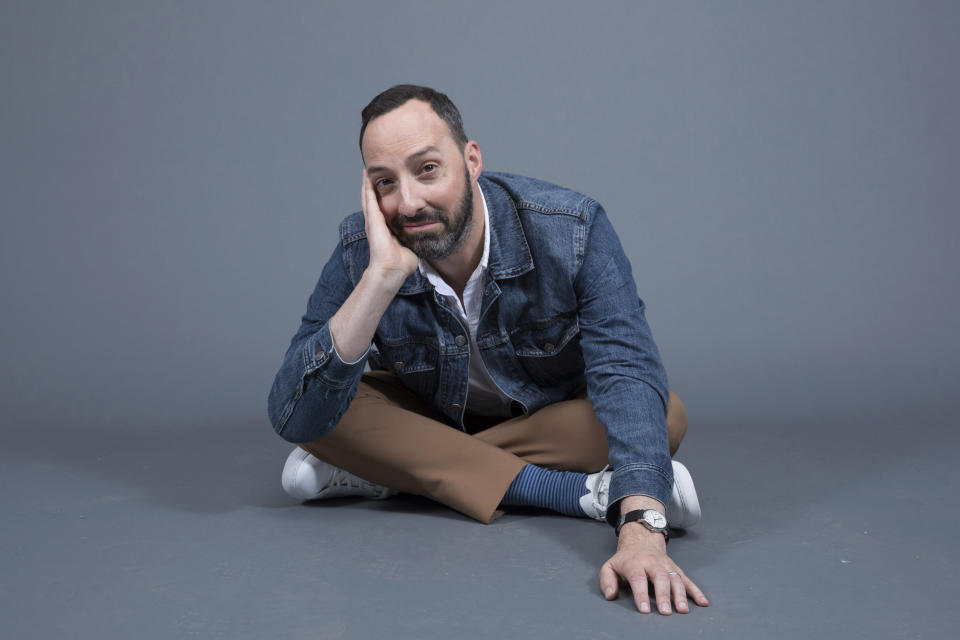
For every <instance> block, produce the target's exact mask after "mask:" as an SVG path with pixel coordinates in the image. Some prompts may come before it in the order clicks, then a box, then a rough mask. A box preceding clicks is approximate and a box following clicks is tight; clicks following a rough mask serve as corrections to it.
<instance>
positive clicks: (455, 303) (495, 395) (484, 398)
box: [419, 184, 511, 417]
mask: <svg viewBox="0 0 960 640" xmlns="http://www.w3.org/2000/svg"><path fill="white" fill-rule="evenodd" d="M477 190H478V191H480V199H481V200H483V256H482V257H481V258H480V264H478V265H477V268H476V269H474V270H473V273H472V274H471V275H470V279H469V280H467V285H466V286H465V287H464V289H463V303H462V304H461V302H460V298H459V297H458V296H457V293H456V292H455V291H454V290H453V287H451V286H450V285H449V284H447V283H446V281H445V280H444V279H443V276H441V275H440V274H439V273H437V271H436V270H435V269H434V268H433V267H432V266H431V265H430V263H429V262H427V261H425V260H420V264H419V268H420V273H422V274H423V275H424V276H426V277H427V280H429V281H430V284H432V285H433V287H434V289H436V291H437V293H439V294H440V295H441V296H443V297H444V298H445V299H446V300H447V302H449V303H450V306H451V307H452V308H453V309H454V311H455V312H456V313H457V317H458V318H459V319H460V322H462V323H463V326H465V327H467V330H468V332H469V333H470V371H469V379H468V380H467V411H469V412H470V413H474V414H478V415H489V416H505V417H507V416H510V402H511V399H510V398H509V397H508V396H506V395H505V394H504V393H503V392H502V391H501V390H500V387H498V386H497V383H496V382H494V381H493V379H492V378H491V377H490V373H489V372H488V371H487V367H486V365H485V364H484V363H483V359H482V358H481V357H480V349H479V347H477V325H478V324H480V306H481V304H482V303H483V288H484V284H485V276H486V274H487V260H488V258H489V256H490V211H489V210H488V209H487V199H486V198H485V197H484V196H483V190H482V189H480V185H479V184H477Z"/></svg>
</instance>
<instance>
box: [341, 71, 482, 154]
mask: <svg viewBox="0 0 960 640" xmlns="http://www.w3.org/2000/svg"><path fill="white" fill-rule="evenodd" d="M410 100H422V101H423V102H426V103H427V104H429V105H430V106H431V107H432V108H433V112H434V113H436V114H437V115H438V116H440V119H441V120H443V121H444V122H446V123H447V128H449V129H450V135H452V136H453V139H454V140H455V141H456V143H457V146H459V147H460V148H461V149H463V147H464V145H465V144H467V142H468V139H467V134H466V133H465V132H464V131H463V119H462V118H461V117H460V111H459V110H458V109H457V106H456V105H455V104H453V102H452V101H451V100H450V98H448V97H447V96H446V94H443V93H440V92H439V91H436V90H434V89H431V88H430V87H421V86H419V85H415V84H398V85H396V86H393V87H390V88H389V89H387V90H386V91H384V92H383V93H381V94H380V95H378V96H377V97H376V98H374V99H373V100H371V101H370V104H368V105H367V106H365V107H364V108H363V111H362V112H361V113H360V117H361V119H362V123H361V125H360V148H361V150H362V149H363V132H364V131H366V130H367V125H368V124H370V121H371V120H373V119H374V118H379V117H380V116H382V115H384V114H387V113H390V112H391V111H393V110H394V109H396V108H398V107H401V106H403V105H405V104H406V103H407V102H409V101H410Z"/></svg>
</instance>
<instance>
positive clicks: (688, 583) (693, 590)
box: [680, 573, 710, 607]
mask: <svg viewBox="0 0 960 640" xmlns="http://www.w3.org/2000/svg"><path fill="white" fill-rule="evenodd" d="M680 576H681V577H682V578H683V586H684V587H686V589H687V593H688V594H690V597H691V598H693V601H694V602H696V603H697V604H698V605H700V606H701V607H707V606H710V601H709V600H707V596H705V595H703V591H701V590H700V587H698V586H697V585H696V583H694V581H693V580H691V579H690V578H688V577H687V576H685V575H683V573H681V574H680Z"/></svg>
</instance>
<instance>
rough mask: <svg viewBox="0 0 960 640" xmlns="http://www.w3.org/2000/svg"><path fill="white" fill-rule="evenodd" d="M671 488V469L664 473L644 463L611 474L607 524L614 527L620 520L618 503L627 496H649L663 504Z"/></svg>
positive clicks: (666, 500)
mask: <svg viewBox="0 0 960 640" xmlns="http://www.w3.org/2000/svg"><path fill="white" fill-rule="evenodd" d="M672 488H673V469H670V470H669V472H665V471H664V470H663V469H661V468H660V467H657V466H655V465H652V464H647V463H644V462H638V463H634V464H628V465H624V466H622V467H620V468H619V469H617V470H615V471H614V472H613V477H611V478H610V493H609V501H608V503H607V522H608V523H609V524H610V526H612V527H615V526H616V525H617V520H618V519H619V518H620V501H621V500H623V499H624V498H626V497H627V496H650V497H651V498H654V499H656V500H659V501H660V502H661V503H663V506H664V508H666V507H667V505H668V504H669V502H670V492H671V489H672Z"/></svg>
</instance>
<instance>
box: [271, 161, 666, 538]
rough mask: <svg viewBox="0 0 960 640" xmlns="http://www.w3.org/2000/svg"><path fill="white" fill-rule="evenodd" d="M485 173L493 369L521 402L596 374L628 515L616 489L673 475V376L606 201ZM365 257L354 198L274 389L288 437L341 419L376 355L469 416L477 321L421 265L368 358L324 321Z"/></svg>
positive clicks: (458, 415) (521, 407) (593, 396)
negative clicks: (343, 347)
mask: <svg viewBox="0 0 960 640" xmlns="http://www.w3.org/2000/svg"><path fill="white" fill-rule="evenodd" d="M479 182H480V187H481V188H482V190H483V194H484V196H485V198H486V201H487V207H488V209H489V215H490V254H489V270H488V272H487V281H486V283H485V287H484V290H483V299H482V300H483V301H482V306H481V312H480V324H479V326H478V328H477V343H478V346H479V349H480V353H481V355H482V357H483V361H484V364H485V365H486V367H487V370H488V371H489V373H490V376H491V377H492V378H493V380H494V382H496V383H497V385H499V386H500V388H501V389H502V390H503V391H504V392H505V393H506V395H508V396H509V397H510V398H512V399H513V400H514V402H513V405H512V406H513V408H514V411H515V412H516V413H517V414H520V413H523V414H527V413H532V412H534V411H536V410H538V409H540V408H541V407H544V406H546V405H548V404H552V403H555V402H559V401H561V400H565V399H568V398H570V397H572V396H573V395H575V394H576V393H577V392H579V391H581V390H583V389H584V388H586V391H587V395H588V397H589V398H590V401H591V402H592V404H593V407H594V412H595V413H596V415H597V418H598V419H599V420H600V422H601V423H602V424H604V425H605V427H606V430H607V439H608V441H609V447H610V456H609V457H610V464H611V466H612V467H613V469H614V473H613V477H612V479H611V482H610V498H609V499H610V505H611V508H610V509H608V518H607V519H608V521H611V522H612V521H613V520H614V519H615V518H616V517H617V516H618V512H619V509H618V507H615V506H614V503H616V502H618V501H619V500H620V499H622V498H624V497H626V496H629V495H648V496H652V497H654V498H656V499H657V500H660V501H661V502H662V503H663V504H664V505H666V504H667V501H668V500H669V497H670V489H671V485H672V482H673V470H672V467H671V464H670V454H669V444H668V441H667V427H666V403H667V398H668V387H667V376H666V372H665V371H664V368H663V364H662V363H661V361H660V354H659V351H658V349H657V346H656V344H655V343H654V341H653V337H652V336H651V333H650V328H649V327H648V325H647V322H646V319H645V317H644V304H643V301H642V300H640V299H639V298H638V297H637V289H636V285H635V284H634V281H633V275H632V271H631V267H630V262H629V261H628V260H627V257H626V255H625V254H624V252H623V248H622V247H621V245H620V241H619V239H618V238H617V235H616V233H615V232H614V230H613V227H612V226H611V224H610V221H609V220H608V219H607V215H606V213H605V212H604V210H603V207H601V206H600V205H599V204H598V203H597V202H595V201H594V200H592V199H590V198H588V197H587V196H584V195H582V194H580V193H576V192H574V191H571V190H568V189H564V188H562V187H558V186H556V185H552V184H549V183H547V182H544V181H541V180H535V179H532V178H525V177H522V176H516V175H511V174H506V173H490V172H487V173H484V174H482V175H481V176H480V178H479ZM369 258H370V252H369V246H368V245H367V240H366V234H365V232H364V220H363V214H362V212H357V213H354V214H353V215H351V216H349V217H347V218H346V219H345V220H344V221H343V222H342V223H341V224H340V241H339V243H338V244H337V246H336V248H335V249H334V252H333V256H332V257H331V258H330V260H329V262H327V264H326V266H325V267H324V269H323V273H322V274H321V276H320V280H319V282H318V283H317V286H316V289H315V290H314V292H313V295H311V296H310V300H309V302H308V305H307V312H306V314H305V315H304V316H303V319H302V322H301V325H300V329H299V330H298V331H297V333H296V335H294V336H293V339H292V340H291V343H290V347H289V349H288V350H287V353H286V355H285V356H284V359H283V363H282V364H281V366H280V371H279V372H278V373H277V376H276V380H275V381H274V384H273V388H272V389H271V390H270V397H269V401H268V406H269V408H268V410H269V415H270V420H271V422H272V424H273V428H274V430H275V431H276V432H277V433H278V434H280V435H281V436H282V437H283V438H284V439H286V440H289V441H291V442H308V441H311V440H314V439H316V438H319V437H320V436H322V435H324V434H325V433H327V432H328V431H330V430H331V429H333V428H334V426H335V425H336V424H337V422H338V421H339V420H340V418H341V416H342V415H343V413H344V412H345V411H346V409H347V407H348V405H349V404H350V402H351V400H352V399H353V396H354V394H355V392H356V389H357V384H358V382H359V381H360V376H361V374H362V373H363V371H364V367H365V365H366V364H367V363H369V365H370V367H371V368H372V369H385V370H388V371H392V372H393V373H395V374H396V375H397V376H398V378H399V379H400V381H401V382H402V383H403V384H404V385H405V386H406V387H408V388H410V389H412V390H413V391H415V392H416V393H418V394H419V395H421V396H422V397H423V398H424V399H426V400H427V401H428V402H429V403H430V404H431V405H432V406H433V407H434V408H435V409H436V410H437V411H438V412H439V413H441V414H442V415H443V416H444V419H445V420H446V421H447V423H448V424H449V425H451V426H453V427H457V428H461V429H462V428H463V419H464V408H465V407H466V404H467V402H466V400H467V374H468V369H469V357H470V343H469V339H468V338H469V333H468V332H467V330H466V328H465V327H464V326H463V325H462V323H461V322H460V320H459V319H458V318H457V315H456V313H455V312H454V310H453V309H451V308H450V306H449V304H448V303H447V301H446V300H445V299H444V298H443V297H442V296H440V295H439V294H438V293H436V291H435V290H434V288H433V286H432V285H431V284H430V283H429V282H428V280H427V278H426V277H425V276H424V275H423V274H422V273H420V271H415V272H414V273H413V274H412V275H410V277H409V278H407V280H406V281H405V282H404V284H403V286H402V287H401V288H400V291H399V292H398V294H397V296H396V297H395V298H394V300H393V301H392V302H391V303H390V306H389V307H388V308H387V311H386V312H385V313H384V315H383V318H382V319H381V320H380V324H379V326H378V327H377V331H376V335H375V336H374V341H373V344H372V345H371V348H370V349H368V350H367V353H366V354H364V356H363V357H362V358H361V359H360V360H359V361H357V362H355V363H350V364H348V363H345V362H344V361H343V360H341V359H340V357H339V355H338V354H337V352H336V351H335V350H334V347H333V340H332V339H331V337H330V330H329V326H328V321H329V319H330V317H331V316H333V314H334V313H336V311H337V310H338V309H339V308H340V306H341V305H342V304H343V302H344V301H345V300H346V299H347V296H349V295H350V292H351V291H352V290H353V288H354V287H355V286H356V285H357V283H358V282H359V281H360V277H361V275H362V274H363V272H364V269H366V267H367V264H368V262H369ZM465 338H467V339H466V340H465Z"/></svg>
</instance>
